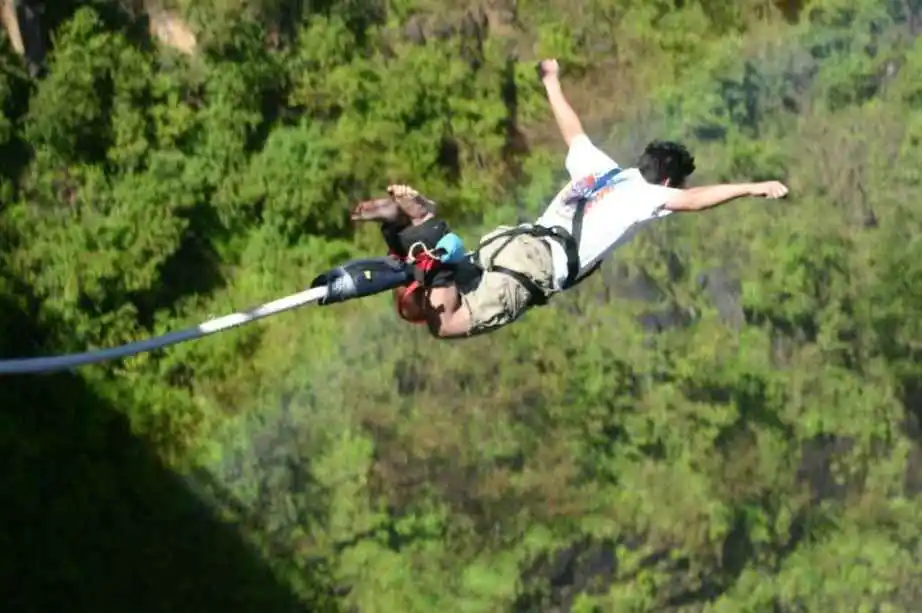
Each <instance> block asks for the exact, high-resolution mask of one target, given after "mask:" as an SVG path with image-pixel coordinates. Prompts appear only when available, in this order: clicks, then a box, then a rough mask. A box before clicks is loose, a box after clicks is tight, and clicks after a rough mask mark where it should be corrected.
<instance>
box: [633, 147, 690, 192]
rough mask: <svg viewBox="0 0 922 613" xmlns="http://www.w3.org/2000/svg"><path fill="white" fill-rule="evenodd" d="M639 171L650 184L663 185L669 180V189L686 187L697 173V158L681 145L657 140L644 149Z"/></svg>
mask: <svg viewBox="0 0 922 613" xmlns="http://www.w3.org/2000/svg"><path fill="white" fill-rule="evenodd" d="M637 169H638V170H639V171H640V174H641V175H643V178H644V179H646V180H647V181H648V182H650V183H657V184H660V185H662V184H663V183H665V182H666V180H667V179H668V180H669V187H676V188H678V187H685V180H686V179H688V177H689V176H690V175H691V174H692V173H693V172H695V158H694V157H692V154H691V153H689V151H688V149H686V148H685V145H683V144H681V143H676V142H672V141H662V140H655V141H653V142H651V143H650V144H649V145H647V148H646V149H644V151H643V154H641V156H640V161H639V162H638V163H637Z"/></svg>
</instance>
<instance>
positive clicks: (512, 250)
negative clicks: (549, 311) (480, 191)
mask: <svg viewBox="0 0 922 613" xmlns="http://www.w3.org/2000/svg"><path fill="white" fill-rule="evenodd" d="M510 229H512V227H511V226H500V227H499V228H497V229H496V230H494V231H493V232H490V233H489V234H487V235H486V236H484V237H483V238H482V239H481V241H480V242H481V244H483V243H485V242H487V241H488V240H490V239H491V238H492V237H494V236H496V235H497V234H500V233H501V232H506V231H508V230H510ZM497 251H498V252H499V253H498V254H497ZM494 255H495V256H496V259H495V260H493V263H494V264H496V265H498V266H503V267H505V268H508V269H510V270H514V271H516V272H519V273H521V274H523V275H525V276H526V277H528V278H529V279H531V280H532V282H534V283H535V285H537V286H538V287H539V288H541V289H542V290H544V291H545V292H547V293H548V294H550V293H551V292H552V291H553V287H554V261H553V259H552V257H551V250H550V246H549V245H548V244H547V243H546V242H545V241H543V240H542V239H540V238H535V237H534V236H528V235H525V234H520V235H518V236H516V237H514V238H511V239H510V238H500V239H497V240H496V241H495V242H493V243H491V244H489V245H487V246H486V247H485V248H484V249H483V251H481V252H480V259H481V262H483V263H484V264H487V263H489V262H490V260H491V258H493V257H494ZM461 299H462V300H463V302H464V304H465V305H467V308H468V309H469V310H470V313H471V330H470V334H471V335H473V334H479V333H482V332H487V331H490V330H493V329H496V328H500V327H502V326H505V325H506V324H509V323H511V322H513V321H515V320H516V319H518V318H519V317H521V316H522V315H523V314H524V313H525V311H526V310H528V306H529V294H528V290H527V289H525V287H524V286H523V285H522V284H521V283H519V282H518V281H516V280H515V279H513V278H512V277H511V276H509V275H507V274H503V273H501V272H493V271H486V272H484V273H483V276H482V277H481V279H480V283H479V284H478V285H477V286H476V287H475V288H474V289H473V290H472V291H470V292H468V293H466V294H462V296H461Z"/></svg>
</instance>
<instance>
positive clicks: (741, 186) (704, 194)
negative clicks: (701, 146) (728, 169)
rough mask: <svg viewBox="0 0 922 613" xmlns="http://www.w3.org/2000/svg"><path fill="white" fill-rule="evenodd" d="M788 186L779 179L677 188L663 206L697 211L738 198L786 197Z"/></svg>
mask: <svg viewBox="0 0 922 613" xmlns="http://www.w3.org/2000/svg"><path fill="white" fill-rule="evenodd" d="M787 194H788V188H787V186H786V185H784V184H783V183H780V182H778V181H764V182H762V183H725V184H721V185H705V186H703V187H692V188H689V189H683V190H677V191H676V192H675V193H674V194H673V195H671V196H670V197H669V199H668V200H667V201H666V203H665V205H664V207H663V208H665V209H666V210H669V211H675V212H686V213H688V212H695V211H703V210H705V209H710V208H713V207H715V206H720V205H721V204H726V203H727V202H730V201H732V200H736V199H737V198H745V197H754V198H772V199H776V198H784V197H785V196H786V195H787Z"/></svg>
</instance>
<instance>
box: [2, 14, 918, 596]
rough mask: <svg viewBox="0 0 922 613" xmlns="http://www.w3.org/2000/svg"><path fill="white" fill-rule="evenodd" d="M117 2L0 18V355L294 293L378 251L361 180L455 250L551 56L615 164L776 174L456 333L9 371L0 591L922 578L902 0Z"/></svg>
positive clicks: (718, 585)
mask: <svg viewBox="0 0 922 613" xmlns="http://www.w3.org/2000/svg"><path fill="white" fill-rule="evenodd" d="M124 4H125V3H118V2H114V1H113V2H105V1H102V0H99V1H96V2H84V3H73V2H72V3H60V5H59V6H58V8H59V10H63V9H64V8H66V10H64V13H61V14H58V13H55V14H53V15H52V14H51V13H49V15H48V16H47V23H49V24H51V25H50V26H49V27H52V33H51V39H52V45H51V51H50V54H49V56H48V57H47V58H46V62H45V70H44V72H42V73H41V74H39V75H37V76H35V77H32V76H30V74H29V72H28V71H27V70H25V68H23V64H22V62H21V61H20V59H19V58H18V57H16V56H15V55H14V54H13V53H12V52H11V51H10V50H9V48H8V46H7V45H6V43H4V48H3V52H2V58H0V61H2V67H3V70H2V74H0V106H2V109H3V114H2V116H0V157H2V162H3V163H2V166H0V207H2V208H0V330H2V332H0V351H2V355H3V356H9V357H12V356H20V355H36V354H47V353H60V352H67V351H76V350H83V349H84V348H87V347H99V346H109V345H115V344H119V343H123V342H127V341H131V340H135V339H138V338H142V337H147V336H149V335H152V334H156V333H160V332H163V331H166V330H168V329H174V328H179V327H182V326H184V325H187V324H190V323H192V322H198V321H201V320H204V319H205V318H207V317H209V316H213V315H218V314H223V313H225V312H230V311H232V310H235V309H240V308H244V307H247V306H250V305H252V304H255V303H259V302H264V301H266V300H269V299H272V298H275V297H278V296H281V295H284V294H288V293H291V292H293V291H296V290H298V289H301V288H303V287H304V286H305V285H306V284H307V283H309V281H310V280H311V278H312V276H313V275H314V274H316V273H317V272H318V271H320V270H322V269H324V268H326V267H328V266H330V265H331V264H334V263H336V262H338V261H340V260H342V259H343V258H346V257H351V256H355V255H359V254H369V253H378V252H381V251H382V249H383V247H382V246H381V245H380V243H379V238H378V236H377V235H376V233H375V232H374V231H373V230H372V229H371V228H358V229H356V228H354V227H353V226H352V225H350V224H349V223H348V221H347V216H348V215H347V211H348V208H349V205H350V204H351V203H352V202H354V201H355V200H356V199H359V198H362V197H367V196H369V195H373V194H379V193H380V192H381V190H382V188H383V187H384V186H385V185H386V184H387V183H388V182H392V181H401V182H409V183H411V184H413V185H415V186H417V187H419V188H420V189H421V190H423V191H424V192H426V193H428V194H430V195H431V196H433V197H434V198H435V199H437V200H438V201H439V202H440V203H441V205H442V208H443V210H444V212H445V214H446V216H447V217H448V218H449V219H450V220H451V221H452V223H453V224H455V226H456V228H459V229H460V230H461V233H462V234H463V235H464V236H465V237H466V239H467V240H468V241H469V242H473V241H475V240H476V238H477V236H478V234H479V233H480V231H481V230H483V229H484V228H485V227H487V226H489V225H490V224H496V223H502V222H506V223H508V222H510V221H514V220H516V219H518V218H520V217H527V216H529V215H533V214H534V213H535V212H537V211H538V210H540V208H541V207H542V206H543V203H545V202H546V201H547V199H548V198H549V197H550V196H551V195H553V194H554V193H555V192H556V190H557V189H558V188H559V186H560V185H561V182H562V180H563V176H564V175H563V169H562V158H563V146H562V143H560V141H559V138H558V137H557V134H556V130H555V127H554V125H553V121H552V118H551V115H550V111H549V109H548V108H547V106H546V104H545V101H544V99H543V96H542V91H541V90H540V88H539V87H538V84H537V83H536V79H535V75H534V70H533V64H534V61H535V60H536V59H538V58H539V57H541V56H545V55H555V56H557V57H558V58H560V61H561V64H562V66H563V67H564V71H565V74H564V77H563V78H564V84H565V88H566V91H567V93H568V95H569V96H570V98H571V101H572V102H573V104H574V106H575V107H576V108H577V110H578V111H579V112H580V113H581V115H582V116H583V119H584V122H585V124H586V126H587V128H588V129H589V130H590V132H591V136H592V137H593V138H594V139H595V140H596V141H597V142H598V143H600V144H602V145H604V147H605V148H606V149H607V150H608V151H609V152H610V153H611V154H612V155H613V156H615V157H616V159H618V160H619V161H622V162H623V163H629V162H630V161H631V159H632V158H633V156H635V155H636V154H637V153H638V151H639V150H640V148H641V147H642V145H643V144H644V142H645V141H647V140H650V139H652V138H655V137H671V138H681V139H684V140H686V141H687V142H688V143H689V145H690V146H691V147H692V148H693V149H694V152H695V154H696V157H697V160H698V167H699V169H700V170H699V172H698V175H696V177H694V179H695V181H696V182H697V183H699V184H700V183H703V182H706V181H714V180H741V179H767V178H781V179H783V180H785V181H787V182H788V183H789V185H790V186H791V188H792V197H791V198H789V199H788V200H787V201H782V202H745V203H739V204H736V205H733V206H728V207H724V208H721V209H718V210H716V211H714V212H712V213H708V214H703V215H693V216H679V215H675V216H672V217H670V218H669V219H668V220H666V221H664V222H662V223H661V224H660V225H659V226H655V227H652V228H651V229H650V230H649V231H647V232H646V233H645V234H643V235H642V236H640V237H639V238H637V239H636V240H635V242H634V243H633V244H632V245H631V246H630V247H629V248H627V249H625V250H623V251H620V252H619V253H618V255H617V257H616V258H615V260H614V261H613V262H610V263H609V264H608V265H607V266H606V268H605V269H604V271H605V273H604V274H603V275H599V276H598V278H596V279H593V280H592V281H591V282H587V283H586V284H584V285H583V286H581V287H580V289H579V290H578V291H575V292H574V293H573V294H572V295H568V296H565V297H563V298H561V299H560V300H559V301H557V302H555V305H554V306H553V307H550V308H547V309H542V310H539V311H536V312H533V313H531V314H529V316H528V317H527V318H526V319H525V320H523V321H522V322H521V323H519V324H517V325H515V326H512V327H510V328H508V329H505V330H503V331H502V332H500V333H497V334H495V335H491V336H489V337H485V338H479V339H476V340H471V341H466V342H463V343H449V344H444V343H436V342H434V341H432V340H430V339H429V338H428V337H427V335H426V333H425V331H423V330H420V329H417V328H416V327H411V326H406V325H400V324H399V323H397V319H396V316H395V315H394V314H393V313H392V312H391V310H390V307H389V305H390V299H389V297H387V296H380V297H377V298H372V299H369V300H366V301H364V302H361V303H350V304H345V305H341V306H338V307H336V308H329V309H313V310H305V311H301V312H295V313H289V314H285V315H282V316H279V317H277V318H274V319H273V320H270V321H267V322H266V323H262V324H257V325H253V326H249V327H246V328H243V329H239V330H235V331H233V332H229V333H225V334H221V335H218V336H216V337H211V338H208V339H205V340H202V341H198V342H195V343H188V344H185V345H180V346H177V347H175V348H172V349H169V350H168V351H163V352H158V353H155V354H149V355H141V356H138V357H136V358H133V359H130V360H126V361H123V362H114V363H108V364H104V365H101V366H96V367H92V368H87V369H83V370H81V371H80V372H79V373H74V374H67V375H61V376H54V377H31V378H19V379H11V378H5V379H3V380H2V381H0V407H2V408H0V449H3V450H4V461H3V468H2V470H0V473H2V475H3V480H2V482H0V486H2V491H3V492H4V499H3V503H2V505H0V506H2V508H3V510H2V512H0V518H2V526H3V529H2V530H0V534H2V536H0V543H2V544H3V548H2V549H3V556H4V561H3V563H2V566H0V577H2V581H0V584H2V586H3V587H2V589H3V601H4V602H6V603H9V610H10V611H27V610H36V611H37V610H41V611H49V610H56V609H58V610H79V611H94V612H98V611H103V610H120V611H129V610H130V611H147V610H150V611H196V612H201V611H212V610H214V611H254V612H255V611H259V612H268V611H294V610H297V611H339V610H342V611H347V610H355V611H361V612H362V613H373V612H406V613H415V612H426V613H428V612H431V611H463V612H470V613H473V612H481V611H483V612H487V611H490V612H493V611H523V612H524V611H536V612H551V611H574V612H582V613H589V612H595V611H613V612H614V611H617V612H628V611H636V612H641V611H643V612H646V611H650V612H652V611H675V612H679V611H681V612H689V613H690V612H698V611H702V612H703V611H709V612H715V613H723V612H738V611H751V612H754V613H762V612H765V613H769V612H785V613H794V612H800V611H810V612H814V611H816V612H830V611H879V612H885V611H886V612H896V611H914V610H918V607H919V603H920V602H922V587H920V586H922V542H920V540H919V534H922V498H920V497H919V495H918V494H919V493H920V492H922V473H920V470H922V422H920V419H922V366H920V361H919V360H920V358H919V352H920V350H922V242H920V239H919V236H918V235H917V234H916V233H917V232H918V231H920V229H922V211H920V210H919V208H918V203H917V200H916V198H917V192H916V190H917V189H918V188H919V186H920V184H922V171H920V170H919V169H920V168H922V153H920V148H919V142H920V139H922V43H919V42H917V35H918V34H919V32H922V29H920V24H922V9H920V8H919V6H918V3H917V2H911V1H908V0H906V1H904V0H813V1H812V2H808V3H806V5H803V6H802V5H801V3H799V2H794V1H791V2H775V3H770V2H767V1H765V0H740V1H738V2H727V1H725V0H688V1H685V2H666V1H665V0H644V1H642V2H640V1H635V0H587V1H585V2H578V3H572V2H567V3H564V2H562V0H519V1H518V2H511V1H510V2H502V1H500V2H496V3H492V4H488V5H481V4H477V3H468V2H463V3H455V4H454V5H452V4H451V3H449V4H448V5H446V4H444V3H441V2H439V3H436V2H433V1H430V0H393V1H391V2H380V1H379V0H348V1H347V0H329V1H327V2H316V3H300V2H282V1H279V0H274V1H270V0H254V1H245V0H223V1H222V0H202V1H199V0H195V1H194V2H193V1H192V0H188V1H186V2H175V3H173V4H172V5H170V6H169V7H168V8H171V9H173V10H175V11H177V13H176V14H177V15H180V16H182V18H183V19H185V20H186V21H187V22H188V23H189V24H190V27H191V28H192V30H193V31H194V32H195V33H196V35H197V46H196V49H195V51H194V53H192V54H191V55H184V54H182V53H179V52H177V51H175V50H171V49H168V48H165V47H163V46H162V45H158V44H156V43H155V42H153V41H151V40H150V39H147V38H145V37H143V36H141V35H139V32H143V31H144V28H143V27H139V26H138V21H137V20H138V19H141V18H142V17H143V15H141V14H135V13H130V12H129V13H125V12H124V10H125V9H124V8H123V5H124ZM70 5H82V6H70ZM56 6H57V5H56ZM446 6H449V8H445V7H446Z"/></svg>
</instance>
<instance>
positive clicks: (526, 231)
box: [472, 167, 621, 306]
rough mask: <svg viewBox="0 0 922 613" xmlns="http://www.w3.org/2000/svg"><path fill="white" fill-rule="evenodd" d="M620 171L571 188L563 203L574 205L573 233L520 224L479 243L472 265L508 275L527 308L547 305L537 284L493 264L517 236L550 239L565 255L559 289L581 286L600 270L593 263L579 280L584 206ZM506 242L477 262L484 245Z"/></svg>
mask: <svg viewBox="0 0 922 613" xmlns="http://www.w3.org/2000/svg"><path fill="white" fill-rule="evenodd" d="M620 172H621V168H618V167H616V168H613V169H612V170H610V171H608V172H606V173H605V174H602V175H599V176H590V177H587V178H586V179H584V180H582V181H581V182H579V183H577V184H575V185H573V186H572V187H571V193H570V194H568V195H567V196H566V201H567V202H572V203H573V204H574V211H573V231H572V232H569V231H567V229H566V228H564V227H563V226H552V227H546V226H542V225H539V224H521V225H519V226H516V227H515V228H510V229H509V230H507V231H505V232H502V233H500V234H497V235H495V236H492V237H490V239H489V240H487V241H484V242H483V243H481V244H480V246H479V247H478V249H477V251H475V252H474V254H473V256H472V257H473V259H474V262H475V263H476V264H477V265H478V266H479V267H480V268H481V269H483V270H485V271H493V272H499V273H502V274H505V275H508V276H510V277H512V278H513V279H515V280H516V281H518V282H519V283H520V284H522V286H523V287H524V288H525V289H526V291H528V294H529V296H530V298H531V301H530V302H531V304H530V306H544V305H546V304H547V303H548V300H549V298H550V295H548V294H547V293H545V292H544V291H543V290H541V288H539V287H538V286H537V284H536V283H535V282H534V281H532V280H531V279H530V278H528V276H526V275H524V274H522V273H521V272H519V271H517V270H511V269H509V268H506V267H505V266H501V265H498V264H496V263H495V261H496V258H497V256H498V255H499V253H500V252H501V251H502V250H503V249H505V248H506V247H508V246H509V243H511V242H512V241H513V240H515V238H516V237H518V236H523V235H526V236H533V237H535V238H538V239H551V240H555V241H557V242H558V243H559V244H560V246H561V247H563V250H564V253H565V254H566V256H567V277H566V279H565V280H564V282H563V284H562V286H561V288H560V289H561V290H566V289H570V288H572V287H574V286H575V285H577V284H579V283H582V282H583V281H584V280H586V279H587V278H588V277H589V276H590V275H592V274H593V273H595V272H596V271H597V270H599V268H600V267H601V265H602V263H601V262H598V263H596V264H595V265H594V266H593V267H592V268H591V269H589V270H588V271H587V272H586V274H584V275H583V276H582V277H580V274H579V272H580V269H581V263H580V260H579V243H580V239H581V238H582V235H583V221H584V218H585V216H586V207H587V205H588V204H589V202H590V201H592V199H593V197H594V196H595V195H596V194H597V193H599V191H601V190H602V189H603V188H605V187H606V186H608V185H610V184H611V183H612V182H613V181H614V179H615V177H616V176H617V175H618V174H619V173H620ZM501 239H507V240H506V242H505V243H504V244H503V245H502V246H501V247H500V248H499V249H497V250H496V251H495V252H494V253H493V257H491V258H490V261H489V262H486V263H484V262H483V261H481V259H480V252H481V251H483V248H484V247H486V246H487V245H490V244H492V243H494V242H496V241H498V240H501Z"/></svg>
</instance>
